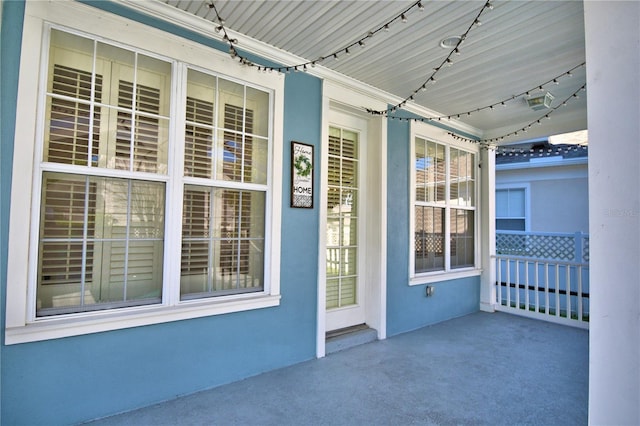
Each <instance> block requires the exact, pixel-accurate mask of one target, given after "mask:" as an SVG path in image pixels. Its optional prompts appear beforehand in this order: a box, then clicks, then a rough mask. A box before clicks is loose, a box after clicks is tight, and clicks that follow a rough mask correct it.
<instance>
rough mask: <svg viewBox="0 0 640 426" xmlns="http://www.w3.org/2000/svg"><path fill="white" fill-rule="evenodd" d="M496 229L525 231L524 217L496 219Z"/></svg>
mask: <svg viewBox="0 0 640 426" xmlns="http://www.w3.org/2000/svg"><path fill="white" fill-rule="evenodd" d="M496 229H497V230H499V231H524V230H525V222H524V219H496Z"/></svg>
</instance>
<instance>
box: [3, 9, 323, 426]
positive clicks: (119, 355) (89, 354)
mask: <svg viewBox="0 0 640 426" xmlns="http://www.w3.org/2000/svg"><path fill="white" fill-rule="evenodd" d="M100 7H101V8H109V9H110V12H113V13H116V14H119V15H122V16H125V17H127V18H129V19H132V20H136V21H138V22H144V23H145V24H147V25H151V26H153V27H156V28H160V29H162V30H164V31H168V32H171V33H174V34H179V35H181V36H183V37H187V38H189V39H191V40H194V41H198V42H200V43H202V44H206V45H209V46H212V47H216V48H220V47H223V45H222V44H221V43H217V42H215V41H214V40H204V39H203V38H202V37H201V36H199V35H197V34H194V33H191V32H189V31H186V30H183V29H179V28H175V27H173V26H171V25H169V24H167V23H164V22H160V21H156V20H153V19H150V18H148V17H143V16H141V15H139V14H136V13H132V12H131V11H129V10H128V9H126V8H123V7H121V6H118V5H114V4H112V3H108V2H104V3H100ZM23 15H24V3H22V2H3V15H2V16H3V18H2V19H3V25H2V57H3V61H2V64H3V68H2V93H3V96H2V209H1V214H2V232H3V234H2V235H3V238H2V249H3V250H2V259H1V263H2V294H3V300H4V297H5V295H6V261H7V239H6V237H4V235H6V234H7V230H8V216H9V208H8V207H9V200H10V196H9V195H10V194H9V192H10V188H11V169H12V164H11V159H12V150H13V145H14V143H15V141H14V123H15V105H16V101H15V98H16V93H17V80H18V68H19V57H20V39H21V37H20V35H21V32H22V25H21V23H22V21H23ZM6 23H9V25H5V24H6ZM9 58H11V59H12V60H9ZM284 98H285V110H284V135H283V136H284V141H285V143H284V145H283V147H284V148H283V152H282V158H283V167H284V168H285V170H289V168H290V152H289V144H288V143H287V142H288V141H290V140H299V141H304V142H306V143H309V144H312V145H314V146H316V148H317V149H318V150H319V146H320V134H321V132H320V126H321V105H322V84H321V80H320V79H318V78H315V77H312V76H309V75H306V74H304V75H303V74H291V75H287V77H286V80H285V93H284ZM315 173H316V174H317V176H316V181H317V179H318V178H319V170H318V169H316V170H315ZM282 185H283V194H284V195H283V197H282V223H283V226H282V245H281V264H282V266H281V283H280V291H281V294H282V295H283V296H282V299H281V302H280V306H278V307H276V308H266V309H258V310H253V311H245V312H239V313H233V314H226V315H217V316H212V317H206V318H200V319H193V320H184V321H177V322H171V323H165V324H158V325H151V326H146V327H138V328H130V329H123V330H117V331H111V332H104V333H95V334H89V335H83V336H76V337H68V338H64V339H53V340H47V341H41V342H34V343H25V344H19V345H10V346H5V345H4V333H2V336H3V341H2V343H3V346H2V361H1V362H2V388H3V392H2V404H1V405H2V422H3V424H50V423H52V422H54V423H56V424H68V423H77V422H81V421H85V420H89V419H94V418H98V417H102V416H106V415H110V414H114V413H117V412H122V411H126V410H131V409H134V408H138V407H141V406H145V405H149V404H152V403H156V402H159V401H163V400H167V399H171V398H175V397H176V396H179V395H184V394H189V393H193V392H196V391H199V390H203V389H208V388H211V387H215V386H218V385H221V384H224V383H229V382H232V381H236V380H240V379H243V378H246V377H249V376H252V375H256V374H259V373H262V372H264V371H269V370H273V369H276V368H280V367H284V366H287V365H291V364H295V363H299V362H301V361H305V360H308V359H311V358H313V357H314V356H315V344H316V340H315V333H316V307H317V291H316V288H317V268H318V264H317V263H318V262H317V258H318V232H317V229H318V209H317V208H316V209H313V210H305V209H290V208H289V196H288V193H289V190H288V188H289V175H288V174H286V173H285V174H284V175H283V181H282ZM316 196H317V193H316ZM316 205H317V204H316ZM2 309H3V311H2V315H1V317H2V328H3V329H4V325H5V312H4V303H3V304H2Z"/></svg>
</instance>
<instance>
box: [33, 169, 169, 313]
mask: <svg viewBox="0 0 640 426" xmlns="http://www.w3.org/2000/svg"><path fill="white" fill-rule="evenodd" d="M164 193H165V186H164V184H163V183H155V182H141V181H134V180H126V179H112V178H99V177H93V176H79V175H67V174H62V173H47V172H45V173H44V176H43V187H42V207H41V222H40V224H41V225H40V242H39V259H38V260H39V268H38V288H37V302H38V304H37V315H38V316H47V315H55V314H59V313H72V312H82V311H88V310H96V309H107V308H111V307H123V306H133V305H138V304H148V303H158V302H159V301H160V300H161V289H162V270H163V267H162V260H163V249H164V242H163V237H164Z"/></svg>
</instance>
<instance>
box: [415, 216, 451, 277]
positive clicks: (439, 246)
mask: <svg viewBox="0 0 640 426" xmlns="http://www.w3.org/2000/svg"><path fill="white" fill-rule="evenodd" d="M444 211H445V210H444V209H443V208H439V207H424V206H416V208H415V272H416V273H420V272H429V271H439V270H443V269H444Z"/></svg>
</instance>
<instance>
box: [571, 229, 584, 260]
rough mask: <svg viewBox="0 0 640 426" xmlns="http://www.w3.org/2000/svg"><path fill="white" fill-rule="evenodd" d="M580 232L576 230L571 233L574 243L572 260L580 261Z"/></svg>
mask: <svg viewBox="0 0 640 426" xmlns="http://www.w3.org/2000/svg"><path fill="white" fill-rule="evenodd" d="M582 235H583V234H582V232H576V233H575V234H573V241H574V244H575V250H574V253H575V258H574V259H573V261H574V262H578V263H582Z"/></svg>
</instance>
